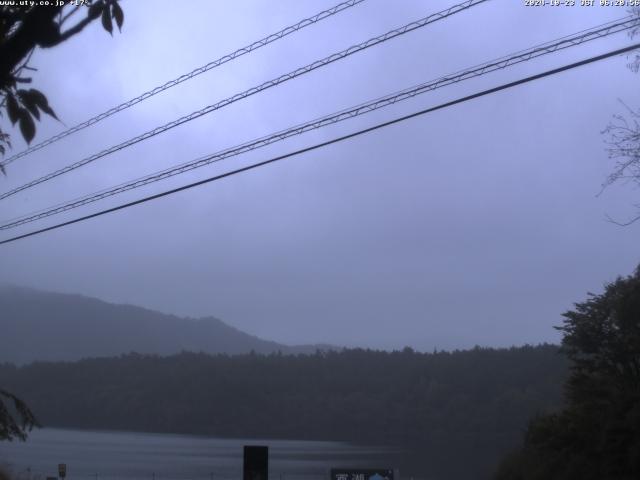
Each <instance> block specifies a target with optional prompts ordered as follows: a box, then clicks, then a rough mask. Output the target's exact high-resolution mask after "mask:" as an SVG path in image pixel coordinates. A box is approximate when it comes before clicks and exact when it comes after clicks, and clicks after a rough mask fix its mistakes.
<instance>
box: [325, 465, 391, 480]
mask: <svg viewBox="0 0 640 480" xmlns="http://www.w3.org/2000/svg"><path fill="white" fill-rule="evenodd" d="M331 480H393V469H392V468H332V469H331Z"/></svg>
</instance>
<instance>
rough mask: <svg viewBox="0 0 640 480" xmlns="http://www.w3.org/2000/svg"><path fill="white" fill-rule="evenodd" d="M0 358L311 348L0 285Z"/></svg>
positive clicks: (211, 321)
mask: <svg viewBox="0 0 640 480" xmlns="http://www.w3.org/2000/svg"><path fill="white" fill-rule="evenodd" d="M0 332H1V334H0V362H3V361H4V362H12V363H18V364H23V363H29V362H32V361H35V360H51V361H59V360H79V359H81V358H86V357H106V356H115V355H120V354H125V353H129V352H139V353H149V354H158V355H170V354H174V353H179V352H181V351H183V350H185V351H193V352H206V353H229V354H236V353H249V352H250V351H252V350H253V351H255V352H259V353H271V352H277V351H282V352H284V353H305V352H308V353H313V352H315V350H316V349H317V348H329V347H327V346H316V345H307V346H304V345H303V346H297V347H296V346H294V347H291V346H287V345H282V344H279V343H276V342H270V341H266V340H262V339H260V338H257V337H254V336H252V335H249V334H247V333H244V332H241V331H240V330H237V329H235V328H233V327H231V326H229V325H227V324H225V323H224V322H222V321H221V320H218V319H217V318H213V317H208V318H201V319H197V320H196V319H188V318H180V317H176V316H173V315H166V314H163V313H159V312H154V311H152V310H147V309H145V308H140V307H135V306H131V305H114V304H111V303H107V302H103V301H101V300H97V299H95V298H90V297H84V296H81V295H68V294H60V293H52V292H42V291H38V290H32V289H28V288H21V287H12V286H0Z"/></svg>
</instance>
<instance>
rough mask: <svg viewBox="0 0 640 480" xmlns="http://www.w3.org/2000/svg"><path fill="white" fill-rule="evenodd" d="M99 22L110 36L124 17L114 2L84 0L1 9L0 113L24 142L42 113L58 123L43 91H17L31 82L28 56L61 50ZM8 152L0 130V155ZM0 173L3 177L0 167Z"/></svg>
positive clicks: (5, 134)
mask: <svg viewBox="0 0 640 480" xmlns="http://www.w3.org/2000/svg"><path fill="white" fill-rule="evenodd" d="M16 3H19V2H16ZM51 3H54V2H51ZM83 13H84V15H83ZM98 18H100V19H101V22H102V26H103V27H104V29H105V30H106V31H107V32H109V33H110V34H111V33H112V32H113V21H115V23H116V25H117V27H118V29H120V28H121V27H122V23H123V22H124V13H123V11H122V8H121V7H120V5H119V4H118V0H85V1H84V3H83V4H81V5H72V4H71V3H69V2H67V4H66V5H59V6H58V5H49V6H21V5H15V6H8V5H4V6H1V7H0V107H1V109H0V110H5V111H6V113H7V116H8V118H9V120H10V121H11V123H12V124H13V125H15V124H16V123H17V124H18V126H19V128H20V132H21V133H22V136H23V137H24V139H25V140H26V141H27V143H29V142H31V140H33V137H34V136H35V133H36V124H35V121H36V120H40V113H41V112H42V113H46V114H47V115H50V116H52V117H54V118H57V117H56V115H55V113H54V111H53V109H52V108H51V107H50V106H49V103H48V101H47V97H46V96H45V95H44V94H43V93H42V92H40V91H39V90H36V89H35V88H21V86H23V85H25V84H30V83H31V78H30V77H29V76H28V72H29V71H30V70H33V68H31V67H30V66H29V60H30V59H31V54H32V53H33V51H34V50H35V49H36V48H38V47H40V48H51V47H55V46H56V45H60V44H61V43H63V42H64V41H66V40H68V39H69V38H71V37H73V36H74V35H77V34H78V33H80V32H82V30H84V28H85V27H86V26H87V25H89V24H90V23H91V22H93V21H94V20H96V19H98ZM0 113H2V112H1V111H0ZM7 147H9V148H10V147H11V143H10V135H9V134H8V133H6V132H3V131H2V130H0V154H1V155H4V154H5V153H6V150H7ZM0 169H2V171H3V173H4V167H3V166H2V164H0Z"/></svg>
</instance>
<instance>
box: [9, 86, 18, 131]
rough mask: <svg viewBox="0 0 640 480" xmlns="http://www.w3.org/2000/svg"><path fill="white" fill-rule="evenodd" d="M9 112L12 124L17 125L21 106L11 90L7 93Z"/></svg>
mask: <svg viewBox="0 0 640 480" xmlns="http://www.w3.org/2000/svg"><path fill="white" fill-rule="evenodd" d="M7 113H8V114H9V120H11V125H15V124H16V122H17V121H18V119H19V118H20V106H19V105H18V102H17V101H16V97H14V96H13V93H11V92H9V93H7Z"/></svg>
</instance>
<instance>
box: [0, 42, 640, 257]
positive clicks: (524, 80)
mask: <svg viewBox="0 0 640 480" xmlns="http://www.w3.org/2000/svg"><path fill="white" fill-rule="evenodd" d="M636 48H640V43H636V44H634V45H631V46H629V47H625V48H620V49H617V50H613V51H610V52H607V53H604V54H602V55H597V56H595V57H591V58H588V59H585V60H581V61H579V62H574V63H570V64H568V65H564V66H562V67H559V68H554V69H552V70H547V71H545V72H542V73H538V74H536V75H531V76H529V77H525V78H521V79H520V80H516V81H513V82H509V83H505V84H502V85H500V86H498V87H493V88H490V89H487V90H483V91H480V92H477V93H474V94H472V95H467V96H465V97H461V98H458V99H456V100H452V101H449V102H446V103H442V104H440V105H437V106H435V107H430V108H426V109H424V110H420V111H418V112H414V113H412V114H409V115H405V116H402V117H398V118H395V119H393V120H389V121H387V122H383V123H379V124H377V125H374V126H372V127H368V128H364V129H362V130H358V131H356V132H353V133H350V134H347V135H343V136H341V137H337V138H333V139H331V140H328V141H326V142H322V143H317V144H315V145H312V146H310V147H306V148H302V149H300V150H296V151H294V152H290V153H287V154H284V155H280V156H277V157H274V158H270V159H269V160H264V161H262V162H259V163H254V164H252V165H248V166H246V167H242V168H238V169H236V170H232V171H229V172H226V173H223V174H220V175H215V176H213V177H209V178H206V179H204V180H200V181H197V182H194V183H190V184H188V185H183V186H182V187H178V188H174V189H171V190H166V191H164V192H161V193H156V194H155V195H150V196H148V197H144V198H141V199H138V200H134V201H132V202H128V203H124V204H122V205H118V206H116V207H112V208H108V209H106V210H101V211H99V212H96V213H92V214H90V215H85V216H83V217H79V218H75V219H73V220H69V221H66V222H62V223H58V224H56V225H52V226H50V227H46V228H42V229H40V230H35V231H32V232H29V233H25V234H22V235H18V236H15V237H12V238H9V239H7V240H2V241H0V245H4V244H7V243H10V242H15V241H17V240H21V239H24V238H28V237H32V236H34V235H38V234H41V233H44V232H48V231H51V230H56V229H58V228H62V227H65V226H68V225H73V224H74V223H79V222H83V221H85V220H89V219H91V218H95V217H99V216H102V215H106V214H107V213H112V212H116V211H118V210H123V209H125V208H129V207H132V206H134V205H139V204H141V203H146V202H149V201H152V200H156V199H158V198H162V197H165V196H168V195H172V194H174V193H178V192H181V191H183V190H189V189H191V188H194V187H197V186H200V185H204V184H206V183H211V182H214V181H217V180H221V179H223V178H226V177H230V176H232V175H236V174H238V173H242V172H246V171H249V170H253V169H255V168H258V167H263V166H265V165H268V164H270V163H275V162H277V161H280V160H284V159H286V158H290V157H294V156H297V155H300V154H303V153H307V152H310V151H312V150H317V149H319V148H322V147H326V146H328V145H332V144H334V143H338V142H342V141H344V140H348V139H350V138H354V137H357V136H359V135H363V134H365V133H369V132H373V131H375V130H379V129H381V128H384V127H388V126H390V125H394V124H396V123H400V122H404V121H406V120H409V119H411V118H415V117H418V116H421V115H425V114H427V113H431V112H434V111H436V110H442V109H444V108H448V107H451V106H454V105H458V104H460V103H464V102H468V101H470V100H474V99H476V98H479V97H483V96H486V95H490V94H493V93H496V92H499V91H502V90H507V89H509V88H513V87H516V86H518V85H522V84H525V83H529V82H532V81H535V80H539V79H541V78H544V77H548V76H551V75H556V74H558V73H561V72H565V71H567V70H572V69H574V68H577V67H581V66H584V65H588V64H590V63H594V62H598V61H601V60H604V59H606V58H610V57H613V56H615V55H620V54H622V53H626V52H629V51H631V50H635V49H636Z"/></svg>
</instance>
